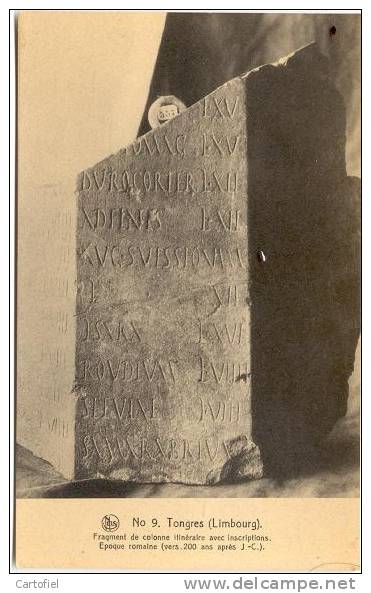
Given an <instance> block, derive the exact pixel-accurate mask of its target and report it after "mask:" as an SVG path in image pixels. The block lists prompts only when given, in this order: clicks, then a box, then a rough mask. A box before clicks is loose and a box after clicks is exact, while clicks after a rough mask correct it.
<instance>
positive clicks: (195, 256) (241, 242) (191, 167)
mask: <svg viewBox="0 0 371 593" xmlns="http://www.w3.org/2000/svg"><path fill="white" fill-rule="evenodd" d="M344 130H345V115H344V108H343V104H342V100H341V97H340V95H339V93H338V92H337V91H336V90H335V88H334V87H333V85H332V84H331V82H330V79H329V73H328V66H327V61H326V60H325V58H323V57H322V56H321V55H320V54H319V52H318V50H317V49H316V47H315V45H312V46H308V47H306V48H304V49H302V50H300V51H298V52H297V53H296V54H293V55H292V56H290V57H289V58H287V59H285V60H283V61H281V62H280V63H279V64H276V65H269V66H263V67H261V68H259V69H256V70H254V71H252V72H250V73H249V74H247V75H245V76H242V77H240V78H236V79H234V80H232V81H230V82H228V83H227V84H225V85H224V86H222V87H220V88H219V89H217V90H216V91H215V92H214V93H212V94H211V95H209V96H208V97H206V98H205V99H203V100H201V101H200V102H198V103H196V104H195V105H193V106H192V107H190V108H189V109H187V110H186V111H185V112H184V113H182V114H181V115H179V116H178V117H176V118H174V119H173V120H171V121H169V122H167V123H166V124H164V125H163V126H161V127H160V128H158V129H156V130H155V131H153V132H150V133H148V134H146V135H145V136H143V137H141V138H139V139H138V140H137V141H136V142H135V143H134V144H132V145H131V146H129V147H127V148H125V149H123V150H122V151H120V152H119V153H118V154H117V155H113V156H110V157H109V158H107V159H105V160H104V161H102V162H100V163H98V164H97V165H95V166H94V167H92V168H91V169H89V170H87V171H84V172H83V173H82V174H81V176H80V177H79V182H78V189H79V197H78V203H79V208H78V230H77V236H78V259H77V275H78V287H79V288H78V299H77V311H76V312H77V342H76V395H77V397H78V402H77V418H76V431H75V432H76V459H75V463H76V469H75V473H76V477H78V478H87V477H99V476H105V477H111V478H114V479H122V480H133V481H140V482H151V481H153V482H165V481H173V482H185V483H198V484H206V483H215V482H218V481H228V480H236V479H241V478H257V477H260V476H261V475H262V473H263V461H264V463H265V466H266V468H267V469H268V470H269V471H270V472H272V471H275V470H277V471H279V472H280V473H282V472H284V471H286V470H288V469H291V468H293V467H294V466H295V464H296V463H297V461H298V459H299V463H300V456H301V455H303V454H306V452H307V453H308V452H309V451H308V448H309V449H311V448H313V447H315V446H316V445H317V443H318V441H319V440H320V439H321V438H322V437H323V436H324V434H326V432H328V430H329V429H330V428H331V427H332V425H333V423H334V421H335V420H336V419H337V418H338V417H339V416H340V415H342V414H343V413H344V411H345V409H346V395H347V385H346V382H347V379H348V377H349V375H350V371H351V369H350V368H349V366H348V368H345V366H344V358H342V357H341V356H339V355H336V354H335V357H334V348H335V350H336V342H337V340H338V339H339V335H338V333H337V329H336V320H335V319H334V315H335V316H336V314H337V313H336V311H334V306H335V307H337V306H338V300H337V297H336V295H335V293H336V290H337V288H336V286H337V285H341V284H342V285H343V286H344V282H345V290H346V292H347V294H348V299H350V300H351V301H352V303H354V296H355V294H354V293H352V286H353V285H354V282H353V280H354V278H353V276H354V271H353V270H354V262H350V264H349V266H348V265H347V266H346V269H345V271H344V273H343V277H342V278H340V277H339V275H338V271H339V264H340V265H342V263H344V261H346V257H347V256H346V253H345V251H346V249H347V243H346V240H345V238H344V236H343V237H342V236H341V235H340V234H339V227H338V225H337V222H338V221H339V208H340V209H341V208H342V206H343V205H344V202H345V201H346V200H347V198H348V196H349V195H350V194H351V193H352V192H354V189H353V187H352V181H349V180H347V178H346V172H345V164H344V155H345V152H344V147H345V131H344ZM353 185H354V184H353ZM341 211H342V212H343V213H344V209H343V210H341ZM347 236H349V233H348V235H347ZM334 242H335V243H334ZM329 244H330V245H331V244H332V245H333V246H334V245H335V249H332V248H331V247H330V248H329ZM344 248H345V249H344ZM329 249H330V252H329ZM344 257H345V259H344ZM348 259H349V258H348ZM352 266H353V267H352ZM352 282H353V283H352ZM349 295H350V296H349ZM334 297H335V300H334ZM346 298H347V297H345V299H346ZM348 310H349V309H348ZM348 318H349V316H348ZM355 325H356V324H355ZM353 326H354V324H353ZM347 335H348V338H349V339H350V341H352V347H353V343H354V349H355V345H356V337H357V328H356V327H355V326H354V327H353V330H352V329H350V333H349V332H348V334H347ZM353 354H354V352H353ZM334 380H335V381H336V382H337V384H338V386H339V387H338V388H334V385H333V382H334Z"/></svg>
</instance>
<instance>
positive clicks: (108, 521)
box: [102, 515, 120, 531]
mask: <svg viewBox="0 0 371 593" xmlns="http://www.w3.org/2000/svg"><path fill="white" fill-rule="evenodd" d="M102 527H103V529H104V531H116V530H117V529H118V528H119V527H120V521H119V518H118V517H116V515H104V517H103V519H102Z"/></svg>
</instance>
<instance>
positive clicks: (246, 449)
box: [206, 436, 264, 485]
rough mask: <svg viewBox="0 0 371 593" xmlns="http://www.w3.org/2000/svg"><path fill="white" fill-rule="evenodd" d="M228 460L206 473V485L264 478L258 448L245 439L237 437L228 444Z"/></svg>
mask: <svg viewBox="0 0 371 593" xmlns="http://www.w3.org/2000/svg"><path fill="white" fill-rule="evenodd" d="M228 450H229V453H230V457H229V459H228V460H227V461H226V462H225V463H224V465H223V466H222V467H219V468H214V469H213V470H212V471H211V472H209V473H208V475H207V478H206V483H207V484H210V485H212V484H222V483H229V484H231V483H235V482H241V481H244V480H259V479H260V478H262V477H263V476H264V468H263V462H262V458H261V454H260V450H259V447H258V446H257V445H256V444H255V443H253V442H252V441H249V442H248V443H246V437H244V436H238V437H236V438H234V439H231V440H230V441H229V442H228Z"/></svg>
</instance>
